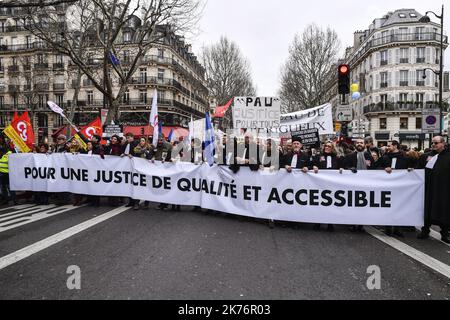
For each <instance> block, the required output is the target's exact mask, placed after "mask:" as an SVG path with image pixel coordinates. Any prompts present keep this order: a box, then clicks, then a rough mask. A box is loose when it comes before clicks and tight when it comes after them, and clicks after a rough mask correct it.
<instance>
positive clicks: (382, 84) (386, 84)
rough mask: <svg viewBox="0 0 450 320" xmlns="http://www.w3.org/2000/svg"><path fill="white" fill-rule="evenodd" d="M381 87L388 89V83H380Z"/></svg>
mask: <svg viewBox="0 0 450 320" xmlns="http://www.w3.org/2000/svg"><path fill="white" fill-rule="evenodd" d="M380 87H381V88H387V87H388V83H387V82H381V83H380Z"/></svg>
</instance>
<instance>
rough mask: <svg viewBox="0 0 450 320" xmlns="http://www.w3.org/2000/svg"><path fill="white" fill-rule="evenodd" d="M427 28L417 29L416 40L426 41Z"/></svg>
mask: <svg viewBox="0 0 450 320" xmlns="http://www.w3.org/2000/svg"><path fill="white" fill-rule="evenodd" d="M424 31H425V27H416V40H424Z"/></svg>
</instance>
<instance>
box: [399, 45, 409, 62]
mask: <svg viewBox="0 0 450 320" xmlns="http://www.w3.org/2000/svg"><path fill="white" fill-rule="evenodd" d="M408 62H409V48H400V63H408Z"/></svg>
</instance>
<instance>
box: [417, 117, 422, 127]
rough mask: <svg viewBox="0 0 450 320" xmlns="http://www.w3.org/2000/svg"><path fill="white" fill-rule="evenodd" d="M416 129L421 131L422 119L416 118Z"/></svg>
mask: <svg viewBox="0 0 450 320" xmlns="http://www.w3.org/2000/svg"><path fill="white" fill-rule="evenodd" d="M416 129H422V118H416Z"/></svg>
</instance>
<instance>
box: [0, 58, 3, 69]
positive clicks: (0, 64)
mask: <svg viewBox="0 0 450 320" xmlns="http://www.w3.org/2000/svg"><path fill="white" fill-rule="evenodd" d="M0 71H3V58H0Z"/></svg>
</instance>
